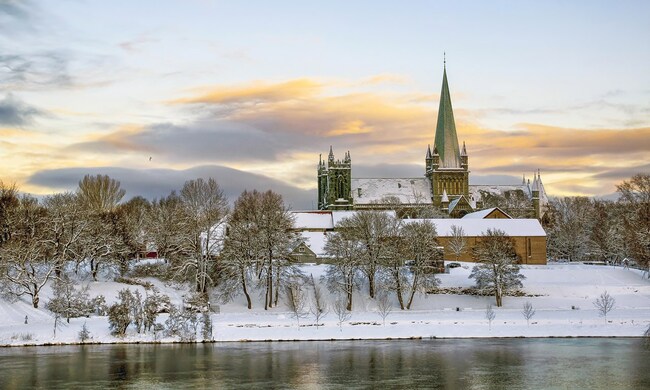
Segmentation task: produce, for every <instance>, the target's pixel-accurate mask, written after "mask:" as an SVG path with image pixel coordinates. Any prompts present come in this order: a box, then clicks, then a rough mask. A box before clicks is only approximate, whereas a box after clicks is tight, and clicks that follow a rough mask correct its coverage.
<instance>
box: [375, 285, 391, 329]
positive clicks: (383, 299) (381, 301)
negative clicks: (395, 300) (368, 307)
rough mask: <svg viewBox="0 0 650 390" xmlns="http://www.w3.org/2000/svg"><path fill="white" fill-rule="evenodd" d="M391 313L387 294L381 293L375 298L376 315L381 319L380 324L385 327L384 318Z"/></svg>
mask: <svg viewBox="0 0 650 390" xmlns="http://www.w3.org/2000/svg"><path fill="white" fill-rule="evenodd" d="M392 311H393V305H392V304H391V302H390V298H389V296H388V294H387V293H385V292H382V293H380V294H378V296H377V314H378V315H379V316H380V317H381V320H382V324H383V325H384V326H386V317H388V316H389V315H390V313H391V312H392Z"/></svg>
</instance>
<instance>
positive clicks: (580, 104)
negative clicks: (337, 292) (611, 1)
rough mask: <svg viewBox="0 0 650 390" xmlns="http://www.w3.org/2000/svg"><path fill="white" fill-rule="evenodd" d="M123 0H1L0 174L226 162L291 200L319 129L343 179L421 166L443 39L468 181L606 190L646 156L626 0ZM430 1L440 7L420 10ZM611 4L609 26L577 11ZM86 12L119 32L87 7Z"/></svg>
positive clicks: (70, 175)
mask: <svg viewBox="0 0 650 390" xmlns="http://www.w3.org/2000/svg"><path fill="white" fill-rule="evenodd" d="M140 7H141V6H140V5H137V4H125V5H124V7H123V8H120V9H119V10H118V9H117V8H118V7H111V6H110V5H109V4H108V3H106V4H103V3H96V4H90V3H88V4H86V3H83V2H79V3H77V2H64V3H60V2H54V1H46V0H44V1H36V2H31V1H30V2H24V3H22V2H9V3H8V5H7V6H6V7H5V8H1V7H0V25H1V26H0V47H2V48H3V50H2V51H3V53H2V55H0V85H2V88H1V89H0V158H1V159H2V161H3V170H2V175H1V177H0V179H1V180H3V181H4V182H15V183H16V184H17V185H18V186H19V187H20V189H21V190H22V191H25V192H31V193H34V194H48V193H52V192H53V191H60V190H66V189H67V190H70V189H73V188H74V187H75V185H76V182H77V181H78V180H79V178H80V176H79V175H82V174H84V173H107V174H111V175H116V176H118V177H116V178H117V179H118V180H122V182H123V183H124V184H125V186H126V188H127V189H131V188H134V189H135V188H137V189H138V191H145V192H146V193H144V194H143V195H145V196H148V197H156V196H161V195H164V193H161V191H167V190H168V189H169V190H171V189H174V188H176V187H177V186H178V184H179V182H181V183H182V181H183V180H188V179H191V178H193V177H191V176H193V175H197V174H201V175H215V176H218V175H226V176H224V177H222V178H221V181H223V182H227V183H224V185H226V186H229V187H228V188H230V189H231V191H232V193H236V192H237V191H240V190H242V189H244V188H252V186H254V185H255V184H256V183H264V185H270V186H277V187H274V188H278V189H282V190H284V191H288V192H292V193H293V194H294V195H292V196H294V198H295V199H297V200H295V203H296V204H300V205H302V207H309V205H310V204H311V202H312V198H313V197H314V196H315V191H314V189H315V188H316V179H315V177H316V171H315V169H316V164H317V163H318V158H319V155H320V154H324V153H327V151H328V150H329V147H330V145H331V146H332V147H333V149H334V152H335V154H336V156H337V158H342V156H343V154H344V153H345V152H347V151H350V154H351V157H352V169H353V171H354V172H356V173H355V174H354V176H357V177H361V176H366V177H368V176H391V175H398V176H399V177H405V176H406V177H409V176H410V177H421V176H422V175H423V174H424V154H425V151H426V148H427V145H431V144H433V139H434V132H435V128H436V118H437V110H438V102H439V98H440V96H439V92H440V86H441V83H442V69H443V62H442V53H443V52H445V51H446V52H447V57H446V69H447V74H448V77H449V87H450V91H451V100H452V102H453V109H454V115H455V120H456V127H457V133H458V139H459V141H460V142H461V143H462V142H463V141H464V142H465V143H466V146H467V151H468V154H469V167H470V171H471V175H470V183H472V182H481V183H489V182H490V181H491V180H497V181H499V183H500V184H505V183H506V182H513V183H516V182H520V181H521V179H522V177H523V175H526V176H527V177H531V176H532V173H533V172H535V171H537V170H538V169H539V170H541V172H542V175H543V178H544V184H545V186H546V190H547V192H548V193H549V195H551V196H553V195H557V196H561V195H589V196H592V195H597V196H607V195H611V194H612V193H613V192H614V191H615V189H616V188H615V185H616V184H617V183H620V182H621V181H622V180H625V179H627V178H629V177H631V176H632V175H633V174H634V173H638V172H648V171H650V141H649V140H650V106H649V104H648V102H649V101H650V76H649V73H648V72H647V69H646V67H647V64H648V63H650V50H648V45H647V44H645V38H646V37H647V36H648V34H650V31H649V27H648V24H647V23H646V21H645V20H641V19H639V18H638V16H637V15H641V14H642V13H641V12H638V10H631V9H629V7H625V6H620V7H616V9H613V8H614V7H606V8H607V9H606V10H605V9H596V8H597V7H594V9H593V10H588V11H587V10H585V11H584V12H586V13H588V14H590V15H591V16H592V17H587V16H588V15H586V16H585V17H584V18H581V19H580V20H569V19H567V20H564V19H562V20H557V18H555V16H556V15H558V14H564V13H563V12H562V10H561V8H562V6H560V5H545V6H541V5H540V7H539V8H540V9H539V10H537V11H536V12H538V13H539V14H540V18H539V20H549V18H550V17H551V16H552V17H553V20H555V23H556V24H555V25H554V29H553V31H558V33H557V35H555V34H553V33H549V29H548V24H547V23H541V22H538V21H531V20H526V21H525V22H524V19H523V18H522V17H521V15H526V14H527V8H526V7H524V6H523V5H511V6H510V8H509V12H510V14H509V15H510V16H508V17H505V16H503V15H501V14H498V13H497V14H495V12H496V11H495V10H494V9H493V7H490V6H489V5H487V4H482V3H477V4H474V6H473V7H472V11H471V12H469V11H467V10H465V9H464V8H463V7H462V6H460V5H447V4H433V3H432V4H428V3H427V4H424V3H422V4H419V3H418V4H409V5H408V6H402V7H398V6H397V5H392V6H390V7H384V8H386V9H384V8H382V7H374V6H373V5H371V4H369V5H368V6H367V7H366V8H365V9H364V12H361V11H360V9H359V8H357V7H347V6H346V5H344V3H336V2H334V3H332V4H327V5H325V4H323V5H321V6H315V5H314V6H313V8H314V9H308V8H310V7H307V8H300V7H298V8H295V7H293V8H292V7H289V6H288V5H287V4H277V5H275V6H271V5H270V4H264V3H260V4H257V6H256V8H255V9H256V13H255V14H254V15H253V14H252V13H251V12H250V9H251V8H250V6H246V5H244V4H221V3H213V2H187V3H182V5H181V3H175V2H169V3H165V4H156V8H157V10H158V12H156V13H152V14H149V15H148V16H147V18H142V17H140V16H138V15H142V9H140ZM179 8H182V13H183V14H184V15H185V16H186V17H185V18H178V17H176V15H177V14H178V13H179V12H181V11H180V9H179ZM138 11H139V12H138ZM398 11H399V12H398ZM466 11H467V12H466ZM383 12H386V14H385V15H384V14H382V13H383ZM445 12H451V13H454V15H457V16H456V17H454V18H452V19H450V20H445V21H440V23H433V22H432V20H431V18H423V17H422V15H441V14H444V13H445ZM612 14H616V15H617V17H618V19H616V20H621V21H625V23H623V24H620V25H618V27H617V28H616V29H613V28H608V27H607V26H603V25H602V24H599V23H597V22H595V21H594V20H599V19H598V17H600V16H603V15H607V16H608V17H609V16H610V15H612ZM190 15H191V17H190ZM262 15H264V16H263V17H262ZM289 15H292V16H291V17H289ZM317 15H318V16H317ZM382 15H383V16H385V17H387V16H388V15H390V18H388V19H386V20H392V21H393V22H392V23H393V24H392V25H391V26H390V28H388V26H386V25H385V23H383V22H381V23H380V20H384V19H383V17H382ZM459 15H463V16H459ZM544 15H546V16H548V18H546V19H545V16H544ZM100 16H101V19H102V20H105V21H106V26H108V25H113V24H115V22H116V21H119V25H120V26H122V28H121V29H114V28H105V27H103V25H102V26H99V25H97V24H95V23H91V22H90V21H91V20H92V17H98V18H99V17H100ZM490 16H492V17H493V18H496V17H497V16H498V19H499V20H500V23H499V24H498V25H495V24H493V23H488V22H487V21H489V20H490ZM346 23H347V24H346ZM34 26H38V28H35V27H34ZM341 26H354V28H353V29H352V28H351V27H349V28H351V29H348V27H346V28H342V27H341ZM470 30H471V31H474V32H475V31H490V34H478V35H477V34H476V33H472V34H469V31H470ZM514 31H517V33H516V34H515V33H514ZM583 32H588V34H587V36H589V39H588V40H585V39H584V36H582V35H581V34H582V33H583ZM593 42H598V44H597V45H596V44H594V43H593ZM487 47H489V48H490V50H489V51H486V50H485V48H487ZM603 53H608V54H607V55H604V54H603ZM616 59H620V61H619V60H616ZM623 59H624V60H623ZM615 62H616V63H615ZM211 172H214V173H211ZM143 178H147V179H148V180H152V183H153V184H155V185H149V184H148V185H147V186H142V185H140V184H139V183H141V181H142V179H143ZM216 178H217V179H218V180H219V179H220V177H216ZM243 178H246V179H243ZM136 184H137V185H136ZM129 185H131V186H129ZM135 195H138V194H136V193H129V196H135Z"/></svg>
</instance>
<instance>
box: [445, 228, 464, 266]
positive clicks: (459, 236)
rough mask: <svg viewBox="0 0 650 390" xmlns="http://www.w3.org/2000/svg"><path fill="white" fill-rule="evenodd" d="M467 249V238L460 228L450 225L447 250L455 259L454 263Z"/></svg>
mask: <svg viewBox="0 0 650 390" xmlns="http://www.w3.org/2000/svg"><path fill="white" fill-rule="evenodd" d="M466 247H467V237H466V236H465V231H464V230H463V228H462V227H461V226H458V225H451V237H449V241H447V249H449V251H450V252H451V253H453V254H454V256H455V257H456V261H458V258H459V257H460V255H462V254H463V252H464V251H465V248H466Z"/></svg>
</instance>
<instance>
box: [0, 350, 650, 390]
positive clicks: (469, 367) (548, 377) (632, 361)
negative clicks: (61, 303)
mask: <svg viewBox="0 0 650 390" xmlns="http://www.w3.org/2000/svg"><path fill="white" fill-rule="evenodd" d="M378 387H381V388H384V389H390V388H422V389H425V388H427V389H650V350H648V349H646V348H644V346H643V341H642V340H641V339H473V340H412V341H405V340H400V341H332V342H274V343H222V344H205V345H203V344H198V345H189V344H177V345H144V344H143V345H127V344H124V345H86V346H61V347H21V348H0V389H26V388H40V389H75V388H84V389H106V388H120V389H153V388H155V389H178V388H201V389H205V388H232V389H249V388H254V389H280V388H309V389H316V388H323V389H338V388H346V389H355V388H356V389H365V388H378Z"/></svg>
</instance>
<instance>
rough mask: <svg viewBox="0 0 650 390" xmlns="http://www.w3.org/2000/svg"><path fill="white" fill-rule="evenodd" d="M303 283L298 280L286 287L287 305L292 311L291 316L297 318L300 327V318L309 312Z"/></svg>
mask: <svg viewBox="0 0 650 390" xmlns="http://www.w3.org/2000/svg"><path fill="white" fill-rule="evenodd" d="M303 287H304V286H303V285H302V284H300V283H297V282H293V283H289V284H287V286H286V287H285V293H284V296H285V299H286V302H287V307H288V308H289V310H290V311H291V316H292V317H293V318H295V319H296V322H297V323H298V328H300V319H301V318H305V317H307V315H308V314H309V312H308V311H307V310H306V305H307V300H306V297H305V293H304V291H303Z"/></svg>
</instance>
